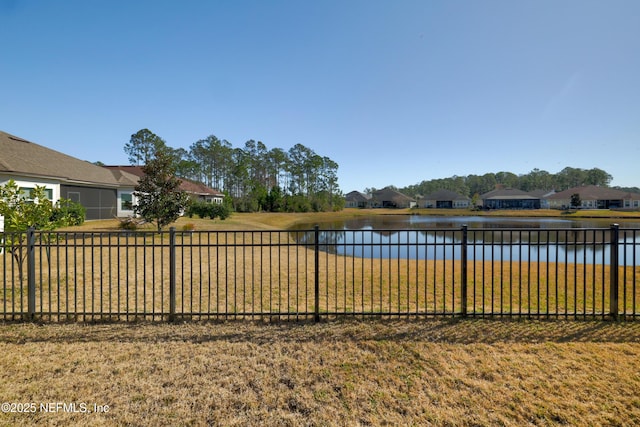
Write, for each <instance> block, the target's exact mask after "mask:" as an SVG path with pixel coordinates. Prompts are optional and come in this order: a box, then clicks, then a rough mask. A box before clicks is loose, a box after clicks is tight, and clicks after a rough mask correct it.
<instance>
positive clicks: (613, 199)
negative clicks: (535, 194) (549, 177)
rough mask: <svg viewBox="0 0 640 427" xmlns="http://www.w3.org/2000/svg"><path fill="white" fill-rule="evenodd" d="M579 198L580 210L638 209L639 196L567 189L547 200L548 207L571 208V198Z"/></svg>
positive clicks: (593, 188) (605, 190)
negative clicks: (574, 196)
mask: <svg viewBox="0 0 640 427" xmlns="http://www.w3.org/2000/svg"><path fill="white" fill-rule="evenodd" d="M574 194H577V195H578V196H579V197H580V206H579V207H580V208H582V209H638V208H640V194H637V193H629V192H626V191H620V190H616V189H614V188H606V187H598V186H595V185H587V186H583V187H574V188H569V189H568V190H564V191H561V192H559V193H556V194H553V195H552V196H550V197H549V198H548V200H549V206H550V207H551V208H555V209H566V208H569V207H571V197H572V196H573V195H574Z"/></svg>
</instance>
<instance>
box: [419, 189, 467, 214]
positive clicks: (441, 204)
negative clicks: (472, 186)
mask: <svg viewBox="0 0 640 427" xmlns="http://www.w3.org/2000/svg"><path fill="white" fill-rule="evenodd" d="M423 200H424V202H423V204H422V206H423V207H425V208H439V209H453V208H468V207H469V205H470V204H471V199H469V198H468V197H467V196H463V195H461V194H458V193H456V192H454V191H449V190H438V191H434V192H433V193H431V194H427V195H426V196H424V199H423Z"/></svg>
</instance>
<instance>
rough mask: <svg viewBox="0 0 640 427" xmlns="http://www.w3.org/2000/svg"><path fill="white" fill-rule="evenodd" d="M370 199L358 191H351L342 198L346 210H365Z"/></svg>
mask: <svg viewBox="0 0 640 427" xmlns="http://www.w3.org/2000/svg"><path fill="white" fill-rule="evenodd" d="M369 200H370V197H369V196H367V195H366V194H362V193H361V192H359V191H352V192H350V193H347V194H346V195H345V196H344V201H345V207H347V208H361V209H362V208H366V207H368V206H369Z"/></svg>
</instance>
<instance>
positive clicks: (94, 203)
mask: <svg viewBox="0 0 640 427" xmlns="http://www.w3.org/2000/svg"><path fill="white" fill-rule="evenodd" d="M142 175H143V172H142V167H140V166H118V167H102V166H98V165H95V164H93V163H90V162H87V161H84V160H80V159H77V158H75V157H71V156H68V155H66V154H63V153H60V152H58V151H55V150H52V149H49V148H46V147H44V146H42V145H39V144H36V143H34V142H31V141H27V140H26V139H23V138H20V137H17V136H14V135H11V134H8V133H6V132H2V131H0V185H4V184H5V183H7V182H8V181H9V180H14V181H15V182H16V183H17V184H18V186H19V187H20V188H21V189H23V190H24V191H25V192H28V191H29V190H31V189H32V188H34V187H35V186H42V187H45V189H46V190H45V191H46V192H47V196H48V198H49V199H50V200H51V201H52V202H53V203H56V202H57V201H58V200H60V199H69V200H71V201H73V202H76V203H80V204H81V205H82V206H84V208H85V209H86V219H87V220H95V219H110V218H113V217H116V216H117V217H125V216H132V215H133V205H134V204H135V203H134V202H135V200H134V196H133V191H134V188H135V186H136V185H137V184H138V180H139V179H140V177H141V176H142ZM181 188H182V189H183V190H184V191H186V192H187V193H189V194H190V195H191V196H192V197H193V198H196V199H199V200H205V201H210V202H213V203H222V200H223V197H224V195H223V194H222V193H220V192H219V191H215V190H212V189H210V188H208V187H206V186H203V185H202V184H198V183H195V182H191V181H187V180H183V183H182V185H181ZM3 229H4V219H3V218H2V217H0V231H2V230H3Z"/></svg>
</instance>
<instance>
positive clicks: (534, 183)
mask: <svg viewBox="0 0 640 427" xmlns="http://www.w3.org/2000/svg"><path fill="white" fill-rule="evenodd" d="M612 179H613V177H612V176H611V175H610V174H609V173H607V172H606V171H604V170H602V169H598V168H593V169H580V168H572V167H566V168H564V169H562V170H561V171H560V172H558V173H556V174H553V173H549V172H547V171H545V170H540V169H533V170H532V171H531V172H529V173H527V174H524V175H516V174H514V173H512V172H497V173H486V174H484V175H467V176H452V177H449V178H440V179H432V180H425V181H422V182H420V183H419V184H415V185H410V186H408V187H405V188H400V189H399V191H401V192H403V193H405V194H407V195H409V196H412V197H416V196H417V195H422V196H425V195H427V194H429V193H433V192H434V191H437V190H441V189H445V190H450V191H455V192H456V193H459V194H462V195H464V196H467V197H473V196H474V195H482V194H484V193H487V192H489V191H491V190H494V189H496V188H497V187H499V186H502V187H505V188H515V189H518V190H522V191H534V190H548V191H552V190H553V191H563V190H566V189H569V188H573V187H579V186H583V185H597V186H600V187H608V186H609V184H610V183H611V181H612ZM625 190H629V191H634V190H635V191H640V190H638V189H637V188H635V189H632V188H626V189H625ZM365 191H369V189H367V190H365Z"/></svg>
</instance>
